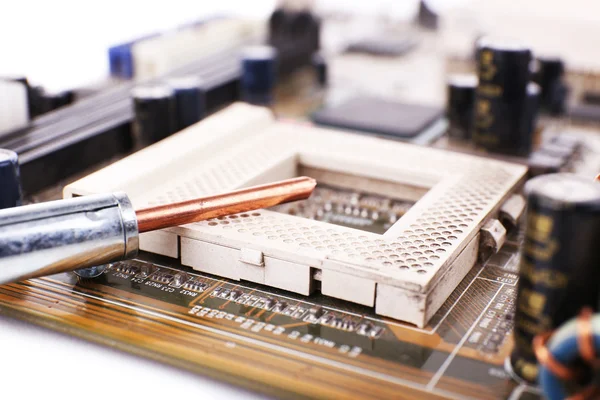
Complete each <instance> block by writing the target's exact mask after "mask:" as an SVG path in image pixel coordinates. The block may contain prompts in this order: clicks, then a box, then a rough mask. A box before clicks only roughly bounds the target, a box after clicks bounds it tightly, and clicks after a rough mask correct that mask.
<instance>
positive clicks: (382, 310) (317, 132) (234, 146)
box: [64, 104, 526, 327]
mask: <svg viewBox="0 0 600 400" xmlns="http://www.w3.org/2000/svg"><path fill="white" fill-rule="evenodd" d="M306 173H308V174H310V175H312V176H313V177H315V178H317V180H318V181H319V182H321V183H325V184H328V185H335V186H343V187H347V188H360V189H361V190H364V191H366V192H370V193H374V194H377V195H382V196H389V197H391V198H399V199H408V200H418V201H417V202H416V204H415V205H414V206H413V207H412V208H411V209H410V210H409V211H408V212H407V213H406V214H405V215H404V216H403V217H402V218H400V219H399V220H398V221H397V222H396V223H395V224H393V225H392V227H391V228H390V229H388V230H387V231H386V232H385V233H384V234H383V235H379V234H374V233H369V232H364V231H361V230H357V229H352V228H348V227H344V226H338V225H333V224H329V223H326V222H321V221H315V220H310V219H305V218H301V217H297V216H292V215H287V214H282V213H279V212H276V211H272V210H258V211H255V212H251V213H242V214H237V215H232V216H229V217H221V218H218V219H214V220H209V221H205V222H200V223H194V224H190V225H185V226H181V227H177V228H170V229H165V230H162V231H157V232H150V233H144V234H142V235H141V237H140V248H141V249H142V250H146V251H149V252H153V253H158V254H162V255H166V256H170V257H175V258H177V257H178V258H180V261H181V263H182V264H183V265H186V266H190V267H192V268H193V269H195V270H198V271H203V272H207V273H210V274H214V275H218V276H222V277H225V278H229V279H233V280H247V281H251V282H255V283H259V284H263V285H268V286H272V287H276V288H280V289H285V290H289V291H292V292H296V293H300V294H303V295H309V294H310V293H311V292H313V291H314V290H315V288H316V286H317V285H316V279H317V277H318V279H320V290H321V292H322V294H324V295H327V296H331V297H335V298H339V299H343V300H347V301H350V302H354V303H359V304H363V305H366V306H371V307H375V312H376V313H377V314H379V315H384V316H388V317H392V318H395V319H398V320H401V321H405V322H409V323H412V324H415V325H417V326H419V327H423V326H425V325H426V324H427V322H428V320H429V318H430V317H431V316H432V315H433V314H434V313H435V312H436V311H437V310H438V309H439V307H440V306H441V305H442V304H443V302H444V301H445V300H446V299H447V297H448V296H449V295H450V293H451V292H452V291H453V290H454V289H455V287H456V286H457V285H458V283H459V282H460V281H461V280H462V279H463V278H464V276H465V275H466V274H467V272H468V271H469V270H470V269H471V268H472V267H473V265H474V264H475V262H476V260H477V255H478V249H479V242H480V236H481V235H480V230H481V228H482V227H483V226H484V225H485V224H486V223H488V222H489V221H490V220H493V219H495V218H497V214H498V210H499V208H500V207H501V206H502V204H503V203H504V202H505V201H506V200H507V199H508V198H509V197H510V196H511V195H512V194H513V193H514V191H515V190H516V189H517V188H519V186H520V184H521V183H522V181H523V179H524V177H525V174H526V168H525V167H524V166H521V165H517V164H513V163H508V162H503V161H498V160H492V159H486V158H480V157H475V156H471V155H465V154H459V153H452V152H448V151H444V150H439V149H433V148H426V147H419V146H415V145H409V144H405V143H399V142H392V141H388V140H383V139H377V138H374V137H367V136H361V135H357V134H350V133H345V132H342V131H337V130H331V129H322V128H316V127H313V126H307V125H304V124H296V123H289V122H280V121H276V120H275V119H274V118H273V116H272V114H271V112H270V111H269V110H268V109H265V108H260V107H255V106H250V105H245V104H234V105H232V106H230V107H228V108H227V109H225V110H223V111H221V112H219V113H217V114H215V115H213V116H212V117H210V118H207V119H205V120H203V121H202V122H200V123H198V124H196V125H194V126H191V127H189V128H187V129H186V130H184V131H182V132H180V133H178V134H176V135H173V136H171V137H170V138H168V139H165V140H163V141H161V142H159V143H156V144H155V145H153V146H150V147H148V148H146V149H144V150H142V151H140V152H138V153H135V154H133V155H131V156H129V157H127V158H125V159H123V160H121V161H119V162H117V163H115V164H113V165H111V166H109V167H106V168H104V169H102V170H100V171H98V172H96V173H94V174H92V175H89V176H87V177H85V178H83V179H81V180H79V181H77V182H75V183H73V184H71V185H68V186H67V187H65V189H64V196H65V197H71V196H75V195H87V194H92V193H98V192H111V191H125V192H126V193H127V194H128V195H129V197H130V198H131V200H132V202H133V204H134V206H135V207H137V208H142V207H146V206H152V205H158V204H166V203H170V202H174V201H182V200H188V199H192V198H196V197H200V196H207V195H213V194H217V193H221V192H225V191H229V190H234V189H238V188H242V187H246V186H252V185H257V184H262V183H267V182H270V181H275V180H280V179H287V178H290V177H293V176H297V175H299V174H306Z"/></svg>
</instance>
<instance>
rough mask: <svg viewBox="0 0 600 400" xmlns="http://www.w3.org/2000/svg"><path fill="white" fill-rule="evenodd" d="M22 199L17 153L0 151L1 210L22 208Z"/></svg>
mask: <svg viewBox="0 0 600 400" xmlns="http://www.w3.org/2000/svg"><path fill="white" fill-rule="evenodd" d="M22 199H23V198H22V192H21V178H20V173H19V158H18V157H17V153H15V152H14V151H11V150H5V149H0V209H3V208H9V207H17V206H20V205H21V202H22Z"/></svg>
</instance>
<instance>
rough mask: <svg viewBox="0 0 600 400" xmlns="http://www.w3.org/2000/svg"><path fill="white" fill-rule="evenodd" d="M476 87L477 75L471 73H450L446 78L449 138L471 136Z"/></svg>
mask: <svg viewBox="0 0 600 400" xmlns="http://www.w3.org/2000/svg"><path fill="white" fill-rule="evenodd" d="M476 88H477V76H475V75H472V74H463V75H452V76H451V77H450V78H449V79H448V86H447V98H446V117H447V118H448V123H449V128H448V135H449V136H450V137H451V138H455V139H463V140H464V139H470V138H471V129H472V126H473V107H474V105H475V90H476Z"/></svg>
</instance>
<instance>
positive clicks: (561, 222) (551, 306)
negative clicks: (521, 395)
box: [511, 173, 600, 382]
mask: <svg viewBox="0 0 600 400" xmlns="http://www.w3.org/2000/svg"><path fill="white" fill-rule="evenodd" d="M525 193H526V194H527V203H528V209H527V225H526V232H525V240H524V243H523V248H522V252H521V264H520V277H519V287H518V295H517V305H516V315H515V328H514V338H515V347H514V350H513V353H512V355H511V365H512V368H513V370H514V372H515V373H516V374H518V375H519V376H520V377H522V378H523V379H525V380H527V381H530V382H534V381H535V380H536V378H537V365H536V358H535V355H534V352H533V350H532V340H533V338H534V337H535V336H536V335H538V334H541V333H545V332H548V331H551V330H553V329H555V328H557V327H558V326H560V325H561V324H562V323H564V322H565V321H567V320H569V319H570V318H573V317H575V316H576V315H577V314H578V313H579V312H580V311H581V309H582V308H583V307H585V306H589V307H592V309H594V310H597V308H598V294H599V293H600V268H599V267H598V266H599V265H600V251H598V244H599V240H600V183H598V182H596V181H594V180H593V178H589V179H588V178H585V177H581V176H577V175H574V174H567V173H559V174H552V175H544V176H539V177H537V178H534V179H532V180H530V181H529V182H527V184H526V185H525Z"/></svg>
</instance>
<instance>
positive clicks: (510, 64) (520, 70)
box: [473, 37, 531, 155]
mask: <svg viewBox="0 0 600 400" xmlns="http://www.w3.org/2000/svg"><path fill="white" fill-rule="evenodd" d="M478 46H479V51H478V52H477V54H478V57H479V59H478V66H477V70H478V74H477V75H478V78H479V85H478V87H477V91H476V96H475V123H474V129H473V142H474V143H475V144H476V145H478V146H481V147H483V148H485V149H487V150H489V151H493V152H499V153H505V154H511V155H527V154H528V153H529V151H530V150H531V137H529V136H528V135H527V133H525V132H523V126H524V124H523V118H525V116H524V114H525V113H526V107H527V85H528V83H529V80H530V78H531V72H530V68H529V65H530V63H531V51H530V50H529V49H528V48H527V47H524V46H521V45H519V44H514V43H511V42H508V41H500V40H493V39H490V38H487V37H484V38H482V39H480V40H479V42H478Z"/></svg>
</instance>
